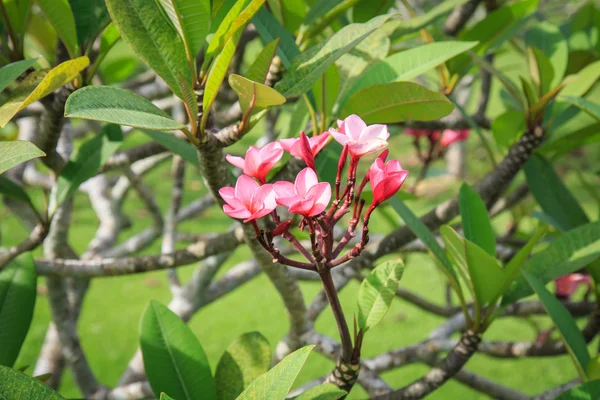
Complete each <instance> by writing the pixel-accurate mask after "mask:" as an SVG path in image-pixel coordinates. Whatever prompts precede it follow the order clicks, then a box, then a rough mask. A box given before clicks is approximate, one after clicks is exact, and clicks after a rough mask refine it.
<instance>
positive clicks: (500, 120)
mask: <svg viewBox="0 0 600 400" xmlns="http://www.w3.org/2000/svg"><path fill="white" fill-rule="evenodd" d="M525 127H526V124H525V114H524V113H523V112H522V111H517V110H512V109H509V110H506V111H505V112H504V113H503V114H500V115H499V116H497V117H496V118H494V120H493V121H492V133H493V134H494V139H495V140H496V143H497V144H498V145H500V146H502V147H504V148H509V147H510V146H511V145H512V143H513V142H514V140H515V139H516V138H518V137H519V135H520V134H521V133H523V132H524V131H525Z"/></svg>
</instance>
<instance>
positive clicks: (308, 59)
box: [275, 15, 390, 98]
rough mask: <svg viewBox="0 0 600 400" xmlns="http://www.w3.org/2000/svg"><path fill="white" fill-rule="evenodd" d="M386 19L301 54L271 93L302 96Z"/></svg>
mask: <svg viewBox="0 0 600 400" xmlns="http://www.w3.org/2000/svg"><path fill="white" fill-rule="evenodd" d="M389 18H390V16H389V15H382V16H379V17H375V18H373V19H372V20H370V21H369V22H366V23H364V24H350V25H347V26H345V27H343V28H342V29H340V30H339V31H338V32H336V33H335V34H333V35H332V36H331V37H330V38H328V39H326V40H324V41H322V42H320V43H319V44H317V45H316V46H314V47H311V48H310V49H308V50H307V51H305V52H303V53H301V54H300V55H298V56H297V57H296V58H294V61H293V62H292V64H291V65H290V67H289V68H288V71H287V72H286V74H285V75H284V77H283V79H282V80H281V81H280V82H278V83H277V85H276V86H275V89H277V91H278V92H280V93H281V94H283V95H284V96H285V97H288V98H289V97H297V96H300V95H302V94H304V93H306V92H307V91H308V90H309V89H310V88H311V87H312V85H313V83H314V82H315V81H316V80H317V79H318V78H319V77H320V76H321V75H322V74H323V73H324V72H325V70H326V69H327V68H328V67H329V66H330V65H331V64H333V63H334V62H335V61H336V60H337V59H338V58H340V57H341V56H342V55H344V54H345V53H347V52H348V51H350V50H351V49H353V48H354V47H356V45H358V44H359V43H360V42H361V41H363V40H364V39H365V38H366V37H367V36H369V35H370V34H371V33H373V31H375V30H376V29H377V28H379V27H380V25H381V24H383V23H384V22H385V21H386V20H388V19H389Z"/></svg>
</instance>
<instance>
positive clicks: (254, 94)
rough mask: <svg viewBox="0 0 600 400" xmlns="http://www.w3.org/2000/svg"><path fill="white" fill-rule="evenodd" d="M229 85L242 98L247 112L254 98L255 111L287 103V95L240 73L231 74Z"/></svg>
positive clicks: (241, 104) (242, 104)
mask: <svg viewBox="0 0 600 400" xmlns="http://www.w3.org/2000/svg"><path fill="white" fill-rule="evenodd" d="M229 85H230V86H231V88H232V89H233V90H234V91H235V92H236V93H237V95H238V97H239V98H240V107H241V108H242V113H245V112H246V110H248V108H249V107H250V104H251V103H252V99H253V98H254V104H253V107H252V109H253V110H254V111H260V110H262V109H264V108H267V107H271V106H277V105H280V104H283V103H285V97H283V96H282V95H281V94H279V92H277V91H276V90H275V89H273V88H271V87H269V86H267V85H263V84H262V83H257V82H252V81H251V80H249V79H247V78H244V77H243V76H240V75H236V74H231V75H229Z"/></svg>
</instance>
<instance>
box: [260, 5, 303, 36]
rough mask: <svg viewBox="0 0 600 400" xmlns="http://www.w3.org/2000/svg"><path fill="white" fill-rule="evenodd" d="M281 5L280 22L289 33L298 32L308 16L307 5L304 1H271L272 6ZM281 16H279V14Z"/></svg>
mask: <svg viewBox="0 0 600 400" xmlns="http://www.w3.org/2000/svg"><path fill="white" fill-rule="evenodd" d="M274 3H277V4H280V5H281V7H279V8H280V9H281V12H280V14H281V19H280V20H279V21H280V22H281V23H282V24H283V25H284V26H285V29H286V30H287V31H288V32H296V31H297V30H298V28H299V27H300V25H302V21H304V17H305V16H306V6H307V3H306V2H304V1H303V0H281V1H279V0H270V1H269V5H271V4H274ZM278 15H279V14H278Z"/></svg>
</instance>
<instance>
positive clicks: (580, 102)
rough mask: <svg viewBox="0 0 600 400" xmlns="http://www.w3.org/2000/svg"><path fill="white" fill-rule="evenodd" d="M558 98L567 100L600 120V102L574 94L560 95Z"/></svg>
mask: <svg viewBox="0 0 600 400" xmlns="http://www.w3.org/2000/svg"><path fill="white" fill-rule="evenodd" d="M558 100H561V101H564V102H567V103H569V104H572V105H574V106H575V107H577V108H579V109H581V110H582V111H584V112H586V113H587V114H589V115H591V116H592V117H593V118H595V119H596V120H597V121H600V104H598V103H594V102H593V101H590V100H587V99H584V98H581V97H573V96H560V97H559V98H558Z"/></svg>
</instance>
